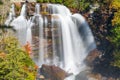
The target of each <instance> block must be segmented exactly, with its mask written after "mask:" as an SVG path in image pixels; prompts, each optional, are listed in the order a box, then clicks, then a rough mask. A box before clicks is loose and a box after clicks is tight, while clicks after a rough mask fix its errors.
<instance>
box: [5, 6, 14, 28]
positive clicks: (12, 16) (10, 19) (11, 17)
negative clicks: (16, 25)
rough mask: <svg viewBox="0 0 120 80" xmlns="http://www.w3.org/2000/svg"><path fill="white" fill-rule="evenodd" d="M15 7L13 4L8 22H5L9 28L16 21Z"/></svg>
mask: <svg viewBox="0 0 120 80" xmlns="http://www.w3.org/2000/svg"><path fill="white" fill-rule="evenodd" d="M15 16H16V15H15V5H14V4H12V5H11V8H10V12H9V16H8V18H7V20H6V21H5V25H7V26H9V25H10V23H11V22H12V21H13V20H14V19H15Z"/></svg>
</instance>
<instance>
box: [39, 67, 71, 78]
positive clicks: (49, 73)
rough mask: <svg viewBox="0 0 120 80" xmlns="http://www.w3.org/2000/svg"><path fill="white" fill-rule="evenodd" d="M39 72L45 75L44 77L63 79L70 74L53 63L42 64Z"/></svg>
mask: <svg viewBox="0 0 120 80" xmlns="http://www.w3.org/2000/svg"><path fill="white" fill-rule="evenodd" d="M40 73H41V75H43V76H44V77H45V79H49V80H64V79H65V78H66V77H67V76H69V75H70V74H69V73H67V72H65V71H64V70H62V69H61V68H59V67H57V66H55V65H51V66H49V65H42V67H41V69H40Z"/></svg>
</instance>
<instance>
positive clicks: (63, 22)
mask: <svg viewBox="0 0 120 80" xmlns="http://www.w3.org/2000/svg"><path fill="white" fill-rule="evenodd" d="M46 7H47V9H46V10H43V11H47V14H39V13H41V12H40V4H36V6H35V14H34V16H33V17H32V20H28V21H27V19H26V16H27V15H26V4H24V5H23V7H22V10H21V14H20V16H19V17H17V18H16V19H14V20H13V21H12V23H11V25H12V26H13V27H14V29H16V30H17V33H18V39H19V41H20V42H21V44H22V45H25V44H26V42H30V43H31V46H32V48H33V53H34V56H33V60H34V61H35V62H36V64H37V65H38V66H41V65H42V64H48V65H56V66H59V67H61V68H62V69H64V70H65V71H67V72H70V73H73V74H78V73H79V72H81V71H83V70H85V68H86V67H85V63H84V59H85V58H86V56H87V55H88V53H89V52H90V51H91V50H93V49H95V48H96V44H95V42H94V37H93V35H92V32H91V30H90V28H89V26H88V24H87V22H86V21H85V19H84V17H82V16H81V15H80V14H73V15H72V13H71V12H70V10H69V9H68V8H67V7H65V6H63V5H59V4H47V6H46ZM31 29H32V30H31ZM31 32H32V33H31ZM36 42H38V43H37V44H36ZM68 80H71V79H68Z"/></svg>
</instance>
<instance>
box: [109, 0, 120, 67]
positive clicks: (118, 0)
mask: <svg viewBox="0 0 120 80" xmlns="http://www.w3.org/2000/svg"><path fill="white" fill-rule="evenodd" d="M110 8H111V9H114V10H116V12H115V13H114V17H113V20H112V25H113V29H112V31H111V32H112V36H110V40H111V42H112V43H113V45H114V48H115V49H114V62H113V65H114V66H117V67H120V0H112V2H111V5H110Z"/></svg>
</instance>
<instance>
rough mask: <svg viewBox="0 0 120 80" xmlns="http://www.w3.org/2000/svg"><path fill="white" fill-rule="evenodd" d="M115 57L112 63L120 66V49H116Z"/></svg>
mask: <svg viewBox="0 0 120 80" xmlns="http://www.w3.org/2000/svg"><path fill="white" fill-rule="evenodd" d="M114 59H115V61H114V62H113V63H112V65H114V66H116V67H119V68H120V50H115V51H114Z"/></svg>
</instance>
